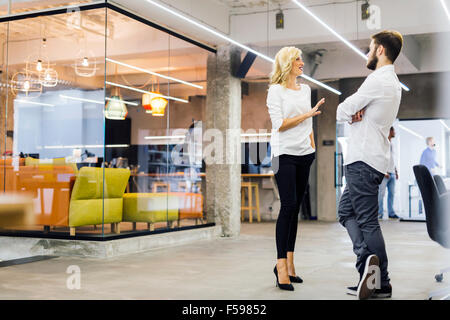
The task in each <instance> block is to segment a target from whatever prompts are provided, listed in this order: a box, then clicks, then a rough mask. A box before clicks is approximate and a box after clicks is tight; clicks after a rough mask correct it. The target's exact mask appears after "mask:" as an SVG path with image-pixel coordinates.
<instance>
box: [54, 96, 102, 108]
mask: <svg viewBox="0 0 450 320" xmlns="http://www.w3.org/2000/svg"><path fill="white" fill-rule="evenodd" d="M59 96H60V97H61V98H63V99H69V100H75V101H82V102H90V103H95V104H101V105H103V104H104V102H103V101H98V100H91V99H84V98H77V97H71V96H66V95H64V94H60V95H59Z"/></svg>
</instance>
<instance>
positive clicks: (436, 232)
mask: <svg viewBox="0 0 450 320" xmlns="http://www.w3.org/2000/svg"><path fill="white" fill-rule="evenodd" d="M413 170H414V175H415V177H416V180H417V184H418V185H419V190H420V193H421V195H422V199H423V203H424V206H425V217H426V225H427V232H428V235H429V236H430V238H431V239H432V240H433V241H435V242H437V243H439V244H440V245H441V246H442V247H444V248H446V249H450V211H449V209H450V192H444V193H442V194H441V193H440V191H439V189H438V187H437V184H436V183H435V180H434V179H433V178H432V177H431V174H430V171H429V170H428V168H427V167H425V166H423V165H416V166H414V167H413ZM439 178H440V177H439ZM439 178H437V179H439ZM435 179H436V178H435ZM442 186H443V187H444V189H442V190H443V191H445V185H444V184H443V181H442V185H440V188H442ZM448 271H450V268H445V269H442V270H441V272H440V274H437V275H436V276H435V279H436V281H437V282H441V281H442V280H443V278H444V273H446V272H448ZM441 295H445V296H444V298H442V299H448V298H450V287H449V288H445V289H443V290H438V291H435V292H431V293H430V294H429V299H430V300H431V299H432V298H433V297H436V296H441Z"/></svg>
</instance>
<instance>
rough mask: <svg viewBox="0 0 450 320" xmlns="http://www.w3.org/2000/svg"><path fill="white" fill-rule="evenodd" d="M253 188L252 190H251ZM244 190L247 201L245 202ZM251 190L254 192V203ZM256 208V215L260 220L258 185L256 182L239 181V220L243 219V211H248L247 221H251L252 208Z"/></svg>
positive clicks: (259, 220)
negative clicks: (254, 202)
mask: <svg viewBox="0 0 450 320" xmlns="http://www.w3.org/2000/svg"><path fill="white" fill-rule="evenodd" d="M253 189H254V190H253ZM245 192H247V196H248V203H247V205H246V204H245ZM253 192H254V193H255V201H256V204H253ZM255 209H256V217H257V220H258V222H261V215H260V212H259V186H258V183H257V182H241V221H244V218H245V211H248V221H249V222H250V223H252V222H253V210H255Z"/></svg>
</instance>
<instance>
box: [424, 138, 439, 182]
mask: <svg viewBox="0 0 450 320" xmlns="http://www.w3.org/2000/svg"><path fill="white" fill-rule="evenodd" d="M426 143H427V148H426V149H425V150H424V151H423V152H422V156H421V157H420V164H422V165H424V166H425V167H427V168H428V170H430V173H431V174H432V175H433V174H437V172H435V171H436V168H440V165H439V163H438V162H437V161H436V149H435V148H436V143H435V142H434V138H433V137H428V138H427V139H426Z"/></svg>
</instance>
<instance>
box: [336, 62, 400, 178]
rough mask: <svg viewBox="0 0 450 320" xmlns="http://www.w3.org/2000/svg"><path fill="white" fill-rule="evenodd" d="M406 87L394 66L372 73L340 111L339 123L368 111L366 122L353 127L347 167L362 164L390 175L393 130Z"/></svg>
mask: <svg viewBox="0 0 450 320" xmlns="http://www.w3.org/2000/svg"><path fill="white" fill-rule="evenodd" d="M401 94H402V88H401V86H400V82H399V80H398V77H397V75H396V73H395V69H394V66H393V65H392V64H391V65H386V66H383V67H381V68H378V69H377V70H375V71H374V72H372V73H371V74H370V75H369V76H368V77H367V78H366V80H365V81H364V83H363V84H362V85H361V87H360V88H359V89H358V91H357V92H356V93H355V94H353V95H351V96H350V97H348V98H347V99H345V101H344V102H342V103H341V104H340V105H339V106H338V109H337V114H336V119H337V121H346V122H351V121H352V116H353V115H354V114H356V113H357V112H358V111H360V110H362V109H364V108H366V110H365V113H364V116H363V117H362V121H359V122H355V123H353V124H352V125H351V126H350V136H349V141H348V152H347V156H346V158H345V161H344V165H349V164H351V163H354V162H357V161H362V162H364V163H366V164H368V165H369V166H371V167H372V168H374V169H375V170H377V171H379V172H381V173H386V172H388V167H389V160H390V142H389V139H388V136H389V130H390V128H391V126H392V124H393V123H394V121H395V119H396V117H397V113H398V109H399V106H400V100H401Z"/></svg>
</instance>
